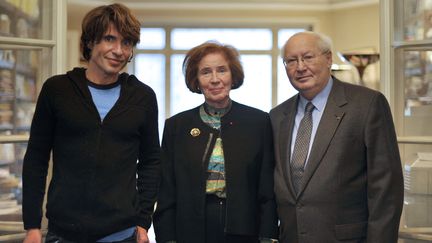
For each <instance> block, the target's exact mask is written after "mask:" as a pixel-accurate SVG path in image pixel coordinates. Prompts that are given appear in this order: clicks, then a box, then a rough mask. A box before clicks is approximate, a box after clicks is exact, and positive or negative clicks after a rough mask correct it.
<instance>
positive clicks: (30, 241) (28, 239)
mask: <svg viewBox="0 0 432 243" xmlns="http://www.w3.org/2000/svg"><path fill="white" fill-rule="evenodd" d="M23 243H42V232H41V230H40V229H29V230H27V233H26V236H25V238H24V241H23Z"/></svg>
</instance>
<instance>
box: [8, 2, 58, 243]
mask: <svg viewBox="0 0 432 243" xmlns="http://www.w3.org/2000/svg"><path fill="white" fill-rule="evenodd" d="M65 13H66V3H65V1H56V0H32V1H22V0H0V242H14V241H21V240H22V236H23V233H24V231H23V225H22V216H21V202H22V182H21V172H22V159H23V156H24V153H25V150H26V144H27V139H28V135H29V130H30V124H31V120H32V117H33V113H34V108H35V104H36V99H37V95H38V93H39V90H40V88H41V85H42V83H43V81H44V80H46V79H47V78H48V77H50V76H52V75H54V74H57V73H61V72H63V71H64V67H65V61H64V56H65V55H64V53H65V44H64V42H65V39H66V14H65Z"/></svg>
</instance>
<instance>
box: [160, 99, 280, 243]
mask: <svg viewBox="0 0 432 243" xmlns="http://www.w3.org/2000/svg"><path fill="white" fill-rule="evenodd" d="M221 124H222V128H221V137H222V142H223V149H224V158H225V176H226V195H227V201H226V207H227V212H226V215H227V216H226V232H227V233H231V234H238V235H256V236H257V235H259V236H261V237H266V238H277V213H276V205H275V200H274V193H273V171H274V156H273V143H272V131H271V125H270V119H269V116H268V114H267V113H265V112H263V111H260V110H257V109H255V108H251V107H248V106H245V105H241V104H239V103H236V102H233V104H232V107H231V110H230V111H229V112H228V113H227V114H226V115H225V116H223V117H222V120H221ZM193 129H194V130H195V136H194V135H192V133H191V131H192V130H193ZM197 129H199V134H197V133H196V132H197V131H198V130H197ZM218 133H219V132H218V130H215V129H212V128H210V127H209V126H208V125H206V124H205V123H204V122H203V121H202V120H201V118H200V115H199V107H196V108H194V109H192V110H189V111H185V112H182V113H180V114H178V115H175V116H173V117H172V118H169V119H167V120H166V123H165V129H164V135H163V139H162V150H163V152H162V162H161V165H162V183H161V186H160V193H159V198H158V202H157V209H156V212H155V215H154V226H155V233H156V239H157V242H166V241H168V240H177V242H178V243H203V242H205V235H204V232H205V200H206V192H205V188H206V179H207V178H206V171H207V166H208V161H209V157H210V154H211V152H212V148H213V146H214V143H215V141H216V138H217V137H218Z"/></svg>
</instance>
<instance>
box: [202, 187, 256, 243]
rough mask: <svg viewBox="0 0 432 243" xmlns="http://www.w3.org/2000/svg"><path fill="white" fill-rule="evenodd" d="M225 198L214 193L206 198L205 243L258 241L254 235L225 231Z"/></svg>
mask: <svg viewBox="0 0 432 243" xmlns="http://www.w3.org/2000/svg"><path fill="white" fill-rule="evenodd" d="M225 217H226V200H225V199H223V198H219V197H217V196H214V195H207V198H206V232H205V233H206V242H205V243H258V242H259V241H258V237H256V236H244V235H233V234H226V233H225Z"/></svg>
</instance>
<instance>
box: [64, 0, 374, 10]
mask: <svg viewBox="0 0 432 243" xmlns="http://www.w3.org/2000/svg"><path fill="white" fill-rule="evenodd" d="M67 1H68V9H71V10H72V11H73V10H75V9H76V10H79V9H80V8H81V7H86V8H89V7H93V6H98V5H103V4H110V3H114V2H119V1H115V0H92V1H89V0H67ZM121 3H123V4H125V5H127V6H128V7H130V8H134V9H138V10H139V9H158V8H163V9H166V8H173V7H174V8H182V9H188V8H192V9H196V8H209V7H218V8H221V7H223V8H232V7H234V8H246V9H248V8H257V7H258V8H262V7H265V9H270V8H274V9H281V8H282V9H292V8H294V9H308V10H329V9H340V8H348V7H355V6H362V5H369V4H377V3H379V0H217V1H215V0H123V1H121Z"/></svg>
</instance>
